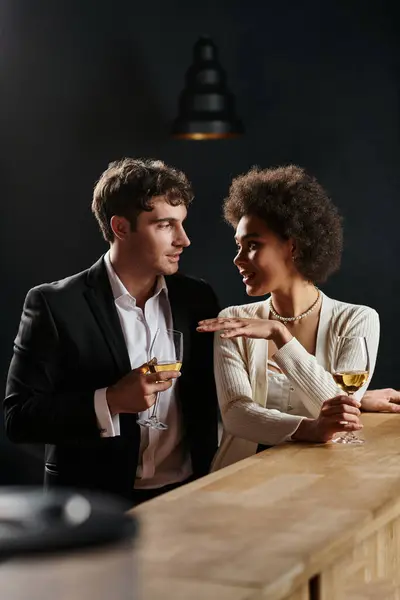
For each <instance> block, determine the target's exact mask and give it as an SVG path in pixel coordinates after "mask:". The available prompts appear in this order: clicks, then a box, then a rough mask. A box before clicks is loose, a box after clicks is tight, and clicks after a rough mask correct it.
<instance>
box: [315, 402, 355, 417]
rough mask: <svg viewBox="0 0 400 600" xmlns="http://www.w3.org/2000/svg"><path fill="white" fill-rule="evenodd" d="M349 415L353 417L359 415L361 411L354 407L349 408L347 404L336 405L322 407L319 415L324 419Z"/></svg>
mask: <svg viewBox="0 0 400 600" xmlns="http://www.w3.org/2000/svg"><path fill="white" fill-rule="evenodd" d="M345 412H346V413H351V414H353V415H357V416H358V415H360V414H361V411H360V410H359V409H358V408H357V407H356V406H351V405H349V404H337V405H334V406H323V407H322V408H321V413H322V414H323V416H324V417H330V416H334V415H342V414H344V413H345Z"/></svg>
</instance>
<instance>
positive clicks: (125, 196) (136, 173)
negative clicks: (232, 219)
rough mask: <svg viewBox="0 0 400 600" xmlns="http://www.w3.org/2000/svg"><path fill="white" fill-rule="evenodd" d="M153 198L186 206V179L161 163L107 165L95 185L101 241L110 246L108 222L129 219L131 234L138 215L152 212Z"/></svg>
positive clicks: (134, 160) (189, 197)
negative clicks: (123, 218) (113, 218)
mask: <svg viewBox="0 0 400 600" xmlns="http://www.w3.org/2000/svg"><path fill="white" fill-rule="evenodd" d="M155 196H164V197H165V199H166V201H167V202H168V203H169V204H171V205H172V206H178V205H179V204H184V205H185V206H186V207H187V206H189V204H190V203H191V201H192V199H193V191H192V188H191V185H190V183H189V181H188V179H187V177H186V175H185V174H184V173H183V172H182V171H179V170H178V169H174V168H173V167H170V166H168V165H166V164H165V163H164V162H162V161H161V160H152V159H139V158H123V159H122V160H117V161H114V162H112V163H110V164H109V165H108V168H107V169H106V170H105V171H104V173H103V174H102V175H101V177H100V179H99V180H98V182H97V183H96V185H95V188H94V192H93V202H92V212H93V214H94V216H95V217H96V219H97V222H98V224H99V225H100V229H101V231H102V233H103V237H104V239H105V240H106V241H108V242H112V241H113V239H114V234H113V232H112V229H111V225H110V220H111V217H113V216H114V215H118V216H120V217H125V218H126V219H128V221H129V223H130V226H131V229H132V231H134V230H135V229H136V222H137V218H138V216H139V214H140V213H141V212H143V211H144V210H145V211H151V210H152V209H153V203H152V200H153V198H154V197H155Z"/></svg>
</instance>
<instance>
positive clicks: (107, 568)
mask: <svg viewBox="0 0 400 600" xmlns="http://www.w3.org/2000/svg"><path fill="white" fill-rule="evenodd" d="M123 508H124V507H123V505H121V504H120V503H119V502H118V501H117V500H114V498H110V497H108V496H103V495H100V494H86V493H80V492H75V491H73V490H52V491H50V492H43V490H42V489H37V488H22V487H16V488H11V487H9V488H3V489H1V488H0V589H1V596H2V598H4V599H7V600H39V599H40V600H54V599H57V600H64V599H65V600H67V599H68V600H72V599H73V600H87V599H88V598H95V599H96V600H109V599H110V598H114V597H116V598H118V600H136V598H137V594H136V592H135V589H136V572H135V564H134V553H133V552H132V549H133V540H134V538H135V536H136V533H137V525H136V520H135V518H134V517H132V516H128V515H126V514H124V512H123Z"/></svg>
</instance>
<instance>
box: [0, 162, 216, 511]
mask: <svg viewBox="0 0 400 600" xmlns="http://www.w3.org/2000/svg"><path fill="white" fill-rule="evenodd" d="M192 197H193V194H192V190H191V187H190V184H189V182H188V180H187V178H186V176H185V175H184V174H183V173H182V172H180V171H178V170H176V169H173V168H171V167H168V166H167V165H165V164H164V163H163V162H161V161H152V160H135V159H129V158H127V159H124V160H121V161H119V162H114V163H111V164H110V165H109V167H108V169H107V170H106V171H105V172H104V173H103V174H102V176H101V177H100V179H99V181H98V183H97V184H96V186H95V189H94V195H93V203H92V211H93V213H94V215H95V217H96V219H97V221H98V223H99V225H100V228H101V231H102V233H103V236H104V238H105V239H106V241H108V242H109V244H110V249H109V251H108V252H107V253H106V254H105V256H103V257H101V258H100V260H99V261H98V262H96V264H94V265H93V266H92V267H91V268H90V269H88V270H87V271H83V272H82V273H79V274H77V275H73V276H72V277H68V278H67V279H64V280H62V281H58V282H55V283H51V284H44V285H40V286H38V287H35V288H33V289H32V290H30V291H29V293H28V295H27V297H26V300H25V305H24V309H23V314H22V318H21V323H20V328H19V332H18V335H17V338H16V340H15V346H14V356H13V359H12V361H11V365H10V369H9V374H8V381H7V389H6V398H5V401H4V408H5V425H6V431H7V434H8V436H9V437H10V439H11V440H13V441H14V442H23V443H36V442H38V443H44V444H46V452H45V483H46V484H47V485H65V486H73V487H78V488H86V489H95V490H104V491H108V492H111V493H114V494H118V495H120V496H122V497H125V498H126V499H128V501H129V502H131V503H134V504H136V503H138V502H141V501H143V500H147V499H150V498H152V497H154V496H157V495H159V494H160V493H163V492H165V491H168V490H170V489H172V488H174V487H177V486H179V485H181V484H183V483H185V482H186V481H189V480H191V479H194V478H197V477H201V476H203V475H206V473H207V472H208V471H209V467H210V463H211V460H212V457H213V455H214V453H215V451H216V449H217V399H216V392H215V386H214V378H213V369H212V343H213V340H212V335H211V334H210V335H207V336H206V337H205V338H204V337H203V335H201V334H200V333H197V332H196V324H197V322H198V321H199V320H201V319H204V318H207V317H213V316H214V315H215V314H218V311H219V307H218V303H217V300H216V297H215V294H214V292H213V291H212V289H211V288H210V286H209V285H207V284H206V283H205V282H203V281H200V280H195V279H192V278H189V277H185V276H183V275H181V274H178V273H177V271H178V265H179V258H180V255H181V253H182V251H183V250H184V248H186V247H187V246H189V244H190V241H189V239H188V238H187V236H186V233H185V230H184V227H183V222H184V220H185V218H186V215H187V207H188V205H189V204H190V202H191V200H192ZM160 328H174V329H177V330H179V331H181V332H183V337H184V357H183V366H182V373H181V375H182V376H181V377H179V375H180V374H179V373H177V372H176V371H165V372H162V373H158V374H149V372H148V369H147V368H146V362H147V361H148V359H149V356H148V352H149V347H150V344H151V342H152V340H153V339H154V337H155V334H156V331H157V329H160ZM156 351H157V348H155V353H156ZM173 382H174V384H173ZM160 391H163V394H162V397H161V400H160V410H161V411H162V412H163V418H165V419H166V422H167V425H168V429H167V430H166V431H154V430H150V429H147V428H142V427H140V426H139V425H138V424H137V422H136V421H137V419H138V418H139V417H143V416H144V417H146V416H148V411H149V409H150V407H151V406H152V405H153V404H154V401H155V398H156V394H157V392H160Z"/></svg>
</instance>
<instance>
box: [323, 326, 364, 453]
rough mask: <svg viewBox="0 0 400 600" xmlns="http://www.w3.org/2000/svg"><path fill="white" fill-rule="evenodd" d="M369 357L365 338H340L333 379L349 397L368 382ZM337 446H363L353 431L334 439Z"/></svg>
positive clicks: (362, 441) (361, 440) (338, 339)
mask: <svg viewBox="0 0 400 600" xmlns="http://www.w3.org/2000/svg"><path fill="white" fill-rule="evenodd" d="M368 376H369V355H368V346H367V341H366V339H365V337H356V336H346V335H345V336H339V337H338V338H337V342H336V354H335V359H334V364H333V378H334V380H335V381H336V383H337V385H338V386H339V387H340V388H342V390H343V391H344V392H346V393H347V394H348V395H349V396H351V395H352V394H354V392H357V390H359V389H360V388H362V386H363V385H365V384H366V382H367V381H368ZM332 442H334V443H336V444H363V443H364V440H363V439H361V438H359V437H358V436H357V435H356V434H355V433H354V432H353V431H348V432H346V433H344V434H340V435H339V436H338V437H336V438H334V439H332Z"/></svg>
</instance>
